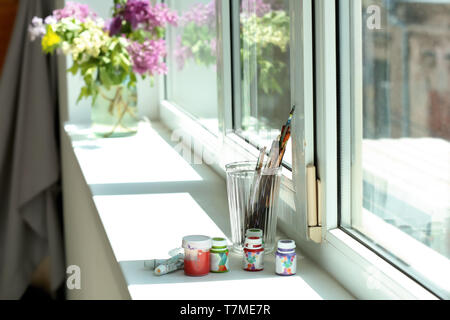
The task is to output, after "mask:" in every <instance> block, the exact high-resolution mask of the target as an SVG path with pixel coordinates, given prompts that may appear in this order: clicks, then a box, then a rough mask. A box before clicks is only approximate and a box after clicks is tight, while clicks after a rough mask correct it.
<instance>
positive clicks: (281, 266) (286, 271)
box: [275, 240, 297, 276]
mask: <svg viewBox="0 0 450 320" xmlns="http://www.w3.org/2000/svg"><path fill="white" fill-rule="evenodd" d="M295 248H296V246H295V241H294V240H280V241H278V250H277V254H276V258H275V259H276V261H275V268H276V273H277V274H278V275H280V276H293V275H295V274H296V273H297V254H296V253H295Z"/></svg>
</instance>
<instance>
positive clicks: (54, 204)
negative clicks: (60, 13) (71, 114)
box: [0, 0, 65, 299]
mask: <svg viewBox="0 0 450 320" xmlns="http://www.w3.org/2000/svg"><path fill="white" fill-rule="evenodd" d="M54 8H55V3H54V1H53V0H21V1H20V4H19V10H18V14H17V18H16V23H15V29H14V32H13V35H12V39H11V43H10V47H9V51H8V55H7V58H6V61H5V65H4V68H3V74H2V76H1V79H0V299H19V298H20V297H21V296H22V295H23V293H24V292H25V290H26V288H27V287H28V285H29V283H30V280H31V277H32V274H33V272H34V271H35V269H36V268H37V266H38V265H39V264H40V263H41V262H42V260H43V259H44V258H45V257H48V256H50V261H51V284H52V289H53V290H56V289H57V288H58V287H59V286H60V285H61V283H62V281H63V279H64V274H65V270H64V269H65V268H64V252H63V250H64V245H63V235H62V209H61V190H60V185H61V184H60V179H61V178H60V156H59V129H58V96H57V92H58V88H57V72H56V60H55V57H48V56H45V55H44V54H42V52H41V48H40V43H39V41H36V42H34V43H32V42H30V41H29V37H28V34H27V28H28V24H29V23H30V21H31V19H32V18H33V17H34V16H40V17H45V16H47V15H49V14H50V13H51V12H52V10H53V9H54Z"/></svg>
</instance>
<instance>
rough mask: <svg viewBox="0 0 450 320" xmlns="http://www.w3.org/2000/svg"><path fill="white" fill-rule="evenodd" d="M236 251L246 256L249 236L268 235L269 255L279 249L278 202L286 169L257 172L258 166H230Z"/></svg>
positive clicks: (265, 240) (265, 236)
mask: <svg viewBox="0 0 450 320" xmlns="http://www.w3.org/2000/svg"><path fill="white" fill-rule="evenodd" d="M226 172H227V191H228V205H229V209H230V210H229V211H230V221H231V241H232V250H233V251H234V252H236V253H240V254H242V251H243V248H244V242H245V234H246V233H245V232H246V231H247V230H248V229H261V230H263V232H264V235H263V236H264V238H263V239H264V250H265V253H266V254H267V253H272V252H274V251H275V249H276V242H275V236H276V230H277V216H278V202H279V193H280V181H281V173H282V168H281V167H280V168H273V169H269V168H265V167H264V168H263V169H261V170H260V171H257V170H256V162H237V163H232V164H229V165H227V166H226Z"/></svg>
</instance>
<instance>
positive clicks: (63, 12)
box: [53, 2, 97, 22]
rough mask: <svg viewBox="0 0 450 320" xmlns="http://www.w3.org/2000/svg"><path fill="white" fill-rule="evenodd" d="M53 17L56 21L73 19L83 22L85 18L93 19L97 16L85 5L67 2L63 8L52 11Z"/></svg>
mask: <svg viewBox="0 0 450 320" xmlns="http://www.w3.org/2000/svg"><path fill="white" fill-rule="evenodd" d="M53 17H54V18H55V19H56V20H58V21H60V20H61V19H64V18H75V19H77V20H80V21H81V22H85V21H86V19H87V18H91V19H95V18H96V17H97V15H96V14H95V13H94V12H93V11H91V9H90V8H89V6H88V5H86V4H80V3H75V2H67V4H66V6H65V7H64V8H62V9H58V10H55V11H53Z"/></svg>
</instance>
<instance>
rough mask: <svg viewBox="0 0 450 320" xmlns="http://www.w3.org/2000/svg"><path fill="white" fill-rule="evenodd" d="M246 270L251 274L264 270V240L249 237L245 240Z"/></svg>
mask: <svg viewBox="0 0 450 320" xmlns="http://www.w3.org/2000/svg"><path fill="white" fill-rule="evenodd" d="M244 270H245V271H250V272H257V271H262V270H264V246H263V241H262V238H259V237H248V238H246V239H245V244H244Z"/></svg>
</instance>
